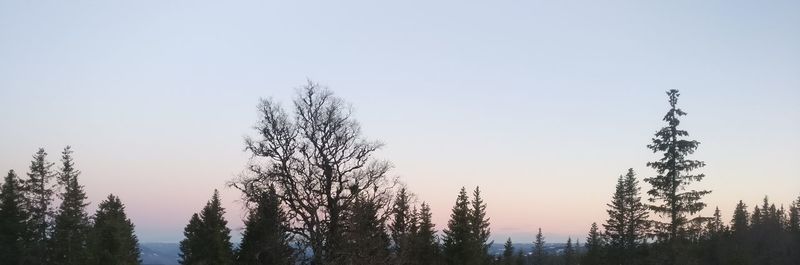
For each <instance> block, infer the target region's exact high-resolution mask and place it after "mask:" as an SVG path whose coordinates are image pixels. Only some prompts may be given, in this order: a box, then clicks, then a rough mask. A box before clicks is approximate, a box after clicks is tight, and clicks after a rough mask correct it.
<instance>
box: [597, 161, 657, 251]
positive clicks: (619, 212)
mask: <svg viewBox="0 0 800 265" xmlns="http://www.w3.org/2000/svg"><path fill="white" fill-rule="evenodd" d="M638 185H639V181H638V180H636V173H634V171H633V169H632V168H631V169H628V173H627V174H626V175H625V176H619V179H618V180H617V186H616V191H615V192H614V195H613V197H612V200H611V203H610V204H608V207H609V209H608V210H607V212H608V220H607V221H606V224H604V225H603V226H604V227H605V230H606V232H605V234H606V238H607V239H608V248H609V249H608V250H609V253H608V254H609V256H608V259H609V261H610V262H612V263H613V264H632V263H635V258H636V254H637V253H636V252H637V249H638V248H639V247H640V246H641V245H642V244H643V243H644V240H645V237H646V233H647V229H648V226H647V224H648V220H647V219H648V213H647V209H646V208H645V205H644V204H643V203H642V198H641V197H640V196H639V190H640V188H639V186H638Z"/></svg>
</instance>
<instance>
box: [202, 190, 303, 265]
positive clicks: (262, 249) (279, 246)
mask: <svg viewBox="0 0 800 265" xmlns="http://www.w3.org/2000/svg"><path fill="white" fill-rule="evenodd" d="M255 203H256V207H255V208H254V209H252V210H250V213H249V214H248V217H247V220H246V221H245V229H244V232H243V233H242V242H241V244H240V245H239V251H238V252H237V253H236V264H238V265H267V264H270V265H292V264H294V263H295V258H296V255H295V251H294V248H292V245H291V240H292V238H291V234H290V233H289V232H288V220H287V218H286V214H285V213H284V212H283V211H282V210H281V208H280V202H279V201H278V196H276V195H275V193H274V191H269V192H265V193H264V194H262V196H261V197H260V198H259V200H258V201H256V202H255ZM192 219H195V218H194V217H193V218H192ZM197 219H199V217H198V218H197ZM198 221H199V220H195V221H194V222H195V224H194V225H195V226H196V225H197V223H198ZM190 223H191V221H190ZM190 234H191V233H190ZM187 250H188V249H187Z"/></svg>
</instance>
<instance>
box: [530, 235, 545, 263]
mask: <svg viewBox="0 0 800 265" xmlns="http://www.w3.org/2000/svg"><path fill="white" fill-rule="evenodd" d="M545 243H546V242H545V241H544V235H542V228H539V233H536V241H533V255H532V257H531V258H532V259H533V265H544V261H545V260H546V259H547V252H545V251H544V244H545Z"/></svg>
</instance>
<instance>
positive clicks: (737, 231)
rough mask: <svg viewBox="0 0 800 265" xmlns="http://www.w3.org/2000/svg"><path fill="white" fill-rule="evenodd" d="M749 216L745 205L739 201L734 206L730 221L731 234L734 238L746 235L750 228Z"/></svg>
mask: <svg viewBox="0 0 800 265" xmlns="http://www.w3.org/2000/svg"><path fill="white" fill-rule="evenodd" d="M749 218H750V214H749V213H747V205H745V204H744V202H742V201H741V200H740V201H739V203H737V204H736V208H735V210H734V211H733V218H732V219H731V232H733V235H734V236H736V237H742V236H744V235H745V233H747V231H748V230H749V228H750V222H749Z"/></svg>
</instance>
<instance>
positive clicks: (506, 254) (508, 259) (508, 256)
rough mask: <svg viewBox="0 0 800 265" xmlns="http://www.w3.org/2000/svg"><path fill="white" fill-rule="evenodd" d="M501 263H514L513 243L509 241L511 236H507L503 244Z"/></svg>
mask: <svg viewBox="0 0 800 265" xmlns="http://www.w3.org/2000/svg"><path fill="white" fill-rule="evenodd" d="M502 261H503V264H505V265H514V243H512V242H511V238H510V237H509V238H508V240H506V243H505V244H504V245H503V257H502Z"/></svg>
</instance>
